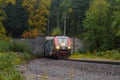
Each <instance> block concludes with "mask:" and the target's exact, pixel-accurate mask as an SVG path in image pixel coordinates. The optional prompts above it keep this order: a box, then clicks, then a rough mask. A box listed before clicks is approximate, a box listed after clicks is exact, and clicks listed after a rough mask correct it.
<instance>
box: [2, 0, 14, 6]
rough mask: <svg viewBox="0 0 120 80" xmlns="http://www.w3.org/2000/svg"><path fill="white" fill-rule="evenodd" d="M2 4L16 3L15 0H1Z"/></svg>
mask: <svg viewBox="0 0 120 80" xmlns="http://www.w3.org/2000/svg"><path fill="white" fill-rule="evenodd" d="M1 1H2V2H3V3H4V4H12V5H15V4H16V0H1Z"/></svg>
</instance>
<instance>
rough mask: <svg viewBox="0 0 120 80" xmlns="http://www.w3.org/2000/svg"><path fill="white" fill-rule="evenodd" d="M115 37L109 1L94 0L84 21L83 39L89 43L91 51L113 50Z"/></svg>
mask: <svg viewBox="0 0 120 80" xmlns="http://www.w3.org/2000/svg"><path fill="white" fill-rule="evenodd" d="M113 36H114V35H113V33H112V30H111V14H110V4H109V3H108V2H107V0H93V1H92V3H91V5H90V8H89V10H88V11H87V12H86V19H85V20H84V34H83V37H84V39H85V40H87V42H88V43H89V49H91V50H92V51H93V50H94V49H95V50H96V49H97V50H98V49H99V50H108V49H111V48H112V45H113V39H114V37H113Z"/></svg>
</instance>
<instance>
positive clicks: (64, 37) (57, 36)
mask: <svg viewBox="0 0 120 80" xmlns="http://www.w3.org/2000/svg"><path fill="white" fill-rule="evenodd" d="M56 38H68V36H56Z"/></svg>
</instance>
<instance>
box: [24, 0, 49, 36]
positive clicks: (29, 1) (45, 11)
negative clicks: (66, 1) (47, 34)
mask: <svg viewBox="0 0 120 80" xmlns="http://www.w3.org/2000/svg"><path fill="white" fill-rule="evenodd" d="M22 5H23V6H24V7H25V8H27V11H28V12H29V19H28V24H29V26H30V27H29V31H31V30H32V29H35V28H37V29H38V31H39V34H43V33H44V31H45V30H46V22H47V17H48V15H49V6H50V0H23V4H22Z"/></svg>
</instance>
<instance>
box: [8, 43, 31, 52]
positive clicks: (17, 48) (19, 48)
mask: <svg viewBox="0 0 120 80" xmlns="http://www.w3.org/2000/svg"><path fill="white" fill-rule="evenodd" d="M9 49H10V51H13V52H29V51H30V50H29V46H28V45H27V44H26V43H25V42H20V41H12V42H11V43H10V45H9Z"/></svg>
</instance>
